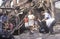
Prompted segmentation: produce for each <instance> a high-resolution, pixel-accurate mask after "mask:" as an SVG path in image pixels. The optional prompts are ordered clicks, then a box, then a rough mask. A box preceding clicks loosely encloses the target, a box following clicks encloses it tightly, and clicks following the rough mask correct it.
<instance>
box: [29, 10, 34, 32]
mask: <svg viewBox="0 0 60 39" xmlns="http://www.w3.org/2000/svg"><path fill="white" fill-rule="evenodd" d="M34 18H35V16H34V15H33V14H32V11H29V15H28V19H29V21H28V22H29V23H28V24H29V28H30V31H31V33H33V30H34V29H33V28H34Z"/></svg>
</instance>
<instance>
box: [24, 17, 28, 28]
mask: <svg viewBox="0 0 60 39" xmlns="http://www.w3.org/2000/svg"><path fill="white" fill-rule="evenodd" d="M24 23H25V27H26V28H27V27H28V17H27V16H25V18H24Z"/></svg>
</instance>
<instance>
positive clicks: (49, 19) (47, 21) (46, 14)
mask: <svg viewBox="0 0 60 39" xmlns="http://www.w3.org/2000/svg"><path fill="white" fill-rule="evenodd" d="M47 17H48V19H47V20H46V25H47V26H48V27H50V25H51V23H52V22H53V21H54V20H55V18H52V17H51V16H50V14H48V13H45V18H47Z"/></svg>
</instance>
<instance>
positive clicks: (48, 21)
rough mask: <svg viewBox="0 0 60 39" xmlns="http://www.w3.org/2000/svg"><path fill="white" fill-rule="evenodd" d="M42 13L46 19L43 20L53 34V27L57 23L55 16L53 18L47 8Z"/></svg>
mask: <svg viewBox="0 0 60 39" xmlns="http://www.w3.org/2000/svg"><path fill="white" fill-rule="evenodd" d="M42 15H44V19H43V20H42V21H45V22H46V26H47V27H48V29H49V32H50V34H53V32H54V31H53V27H54V25H55V23H56V21H55V18H52V17H51V16H50V14H49V13H48V11H47V10H45V11H44V13H42Z"/></svg>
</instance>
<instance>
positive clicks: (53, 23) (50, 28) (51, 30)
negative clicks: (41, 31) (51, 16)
mask: <svg viewBox="0 0 60 39" xmlns="http://www.w3.org/2000/svg"><path fill="white" fill-rule="evenodd" d="M55 23H56V21H55V20H54V21H53V22H52V23H51V25H50V27H49V31H50V33H53V32H54V31H53V27H54V25H55Z"/></svg>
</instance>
